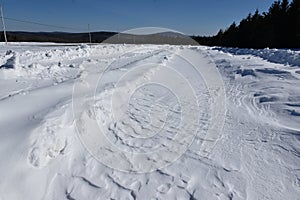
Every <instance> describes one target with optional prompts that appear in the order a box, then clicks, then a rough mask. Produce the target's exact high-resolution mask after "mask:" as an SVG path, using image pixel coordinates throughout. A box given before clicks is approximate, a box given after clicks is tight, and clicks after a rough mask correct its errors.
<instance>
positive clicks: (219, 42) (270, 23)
mask: <svg viewBox="0 0 300 200" xmlns="http://www.w3.org/2000/svg"><path fill="white" fill-rule="evenodd" d="M193 38H194V39H195V40H197V41H198V42H199V43H200V44H202V45H209V46H225V47H239V48H265V47H270V48H300V0H292V1H291V2H289V1H288V0H282V1H275V2H274V3H273V4H272V5H271V7H270V8H269V10H268V12H263V13H260V12H259V10H256V11H255V12H254V13H250V14H249V15H248V16H247V17H246V18H244V19H243V20H241V21H240V23H239V24H236V23H235V22H233V23H232V24H231V25H230V26H229V27H228V28H227V29H226V30H222V29H221V30H220V31H219V32H218V34H217V35H215V36H212V37H201V36H194V37H193Z"/></svg>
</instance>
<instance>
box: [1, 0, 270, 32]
mask: <svg viewBox="0 0 300 200" xmlns="http://www.w3.org/2000/svg"><path fill="white" fill-rule="evenodd" d="M272 2H274V0H185V1H184V0H103V1H100V0H47V1H46V0H2V5H3V10H4V15H5V16H6V17H11V18H16V19H22V20H28V21H34V22H39V23H44V24H53V25H57V26H64V27H73V28H75V29H78V31H77V32H81V31H86V29H87V24H90V26H91V29H92V30H94V31H100V30H111V31H125V30H128V29H132V28H137V27H145V26H151V27H153V26H154V27H164V28H170V29H174V30H177V31H180V32H182V33H185V34H189V35H192V34H194V35H212V34H215V33H217V32H218V30H219V29H220V28H226V27H228V26H229V25H230V24H231V23H232V22H233V21H236V22H239V21H240V20H241V19H242V18H244V17H245V16H247V15H248V13H249V12H252V13H253V12H254V11H255V9H256V8H258V9H259V10H260V11H267V10H268V8H269V6H270V5H271V4H272ZM6 23H7V29H8V30H25V31H66V32H76V31H74V30H71V29H69V30H68V29H59V28H50V27H43V26H39V25H32V24H25V23H21V22H13V21H10V20H6Z"/></svg>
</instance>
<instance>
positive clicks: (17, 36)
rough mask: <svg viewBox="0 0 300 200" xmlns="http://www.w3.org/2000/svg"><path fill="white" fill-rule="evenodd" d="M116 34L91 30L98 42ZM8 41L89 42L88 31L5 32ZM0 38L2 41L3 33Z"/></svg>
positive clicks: (95, 41)
mask: <svg viewBox="0 0 300 200" xmlns="http://www.w3.org/2000/svg"><path fill="white" fill-rule="evenodd" d="M115 34H117V33H116V32H105V31H102V32H93V33H91V35H92V42H94V43H100V42H102V41H103V40H106V39H107V38H109V37H111V36H113V35H115ZM7 39H8V41H9V42H58V43H87V42H89V34H88V33H66V32H23V31H9V32H7ZM0 40H1V41H4V37H3V33H1V34H0Z"/></svg>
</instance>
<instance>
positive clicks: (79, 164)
mask: <svg viewBox="0 0 300 200" xmlns="http://www.w3.org/2000/svg"><path fill="white" fill-rule="evenodd" d="M299 59H300V52H299V51H292V50H269V49H264V50H241V49H226V48H209V47H203V46H198V47H194V46H169V45H108V44H101V45H94V46H87V45H74V46H64V45H55V44H49V45H42V44H38V43H12V44H9V45H7V46H5V45H3V44H2V46H1V47H0V86H1V90H0V163H1V164H0V175H1V181H0V199H1V200H7V199H8V200H13V199H51V200H52V199H69V200H71V199H76V200H77V199H101V200H102V199H299V196H300V63H299Z"/></svg>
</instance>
